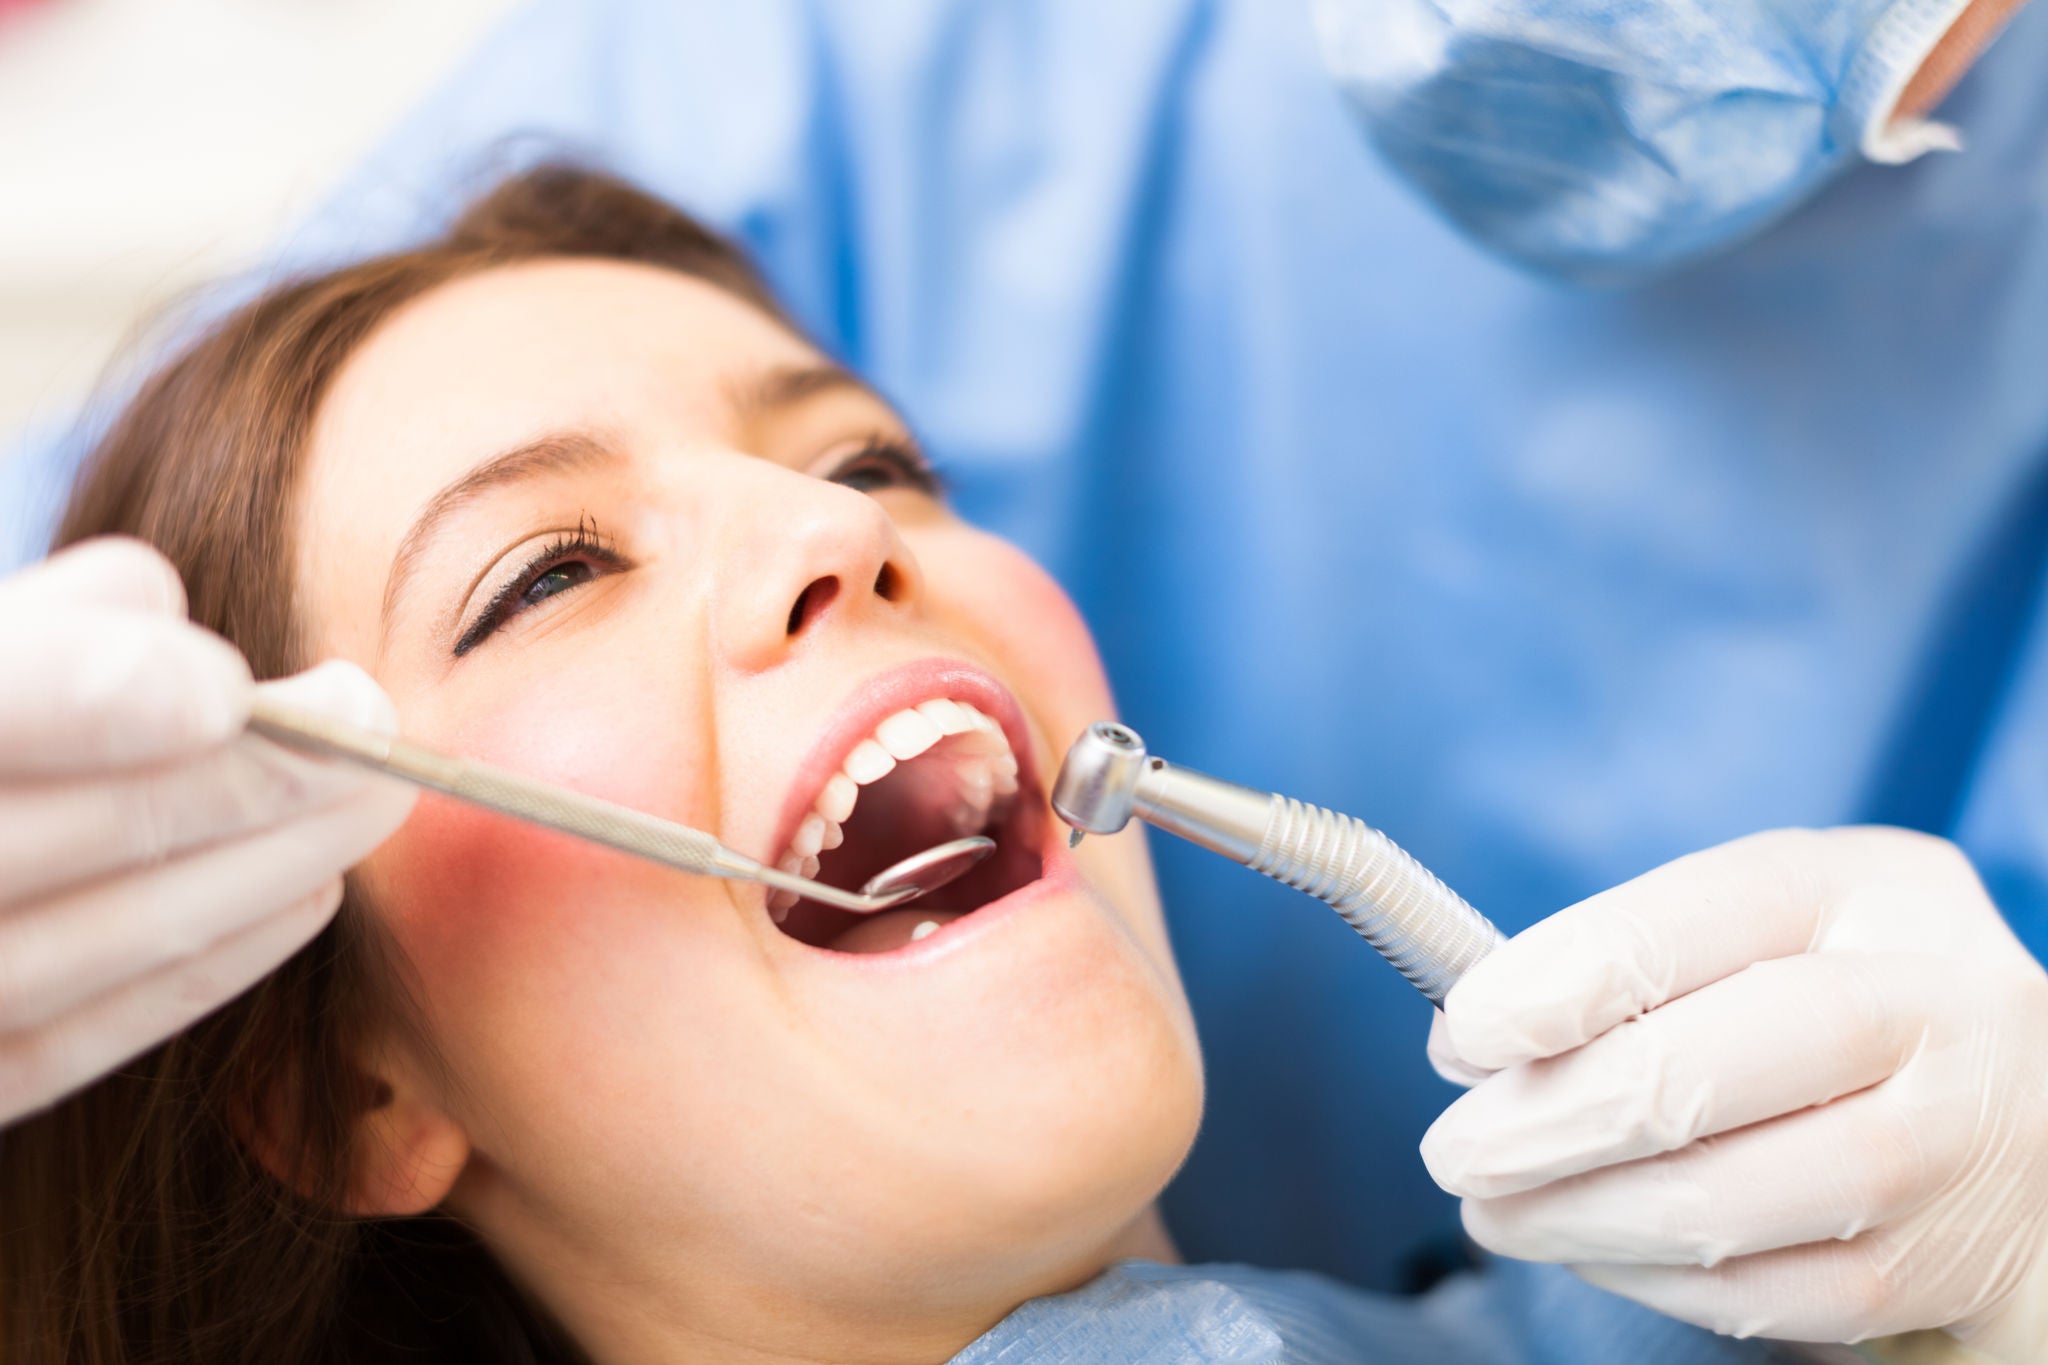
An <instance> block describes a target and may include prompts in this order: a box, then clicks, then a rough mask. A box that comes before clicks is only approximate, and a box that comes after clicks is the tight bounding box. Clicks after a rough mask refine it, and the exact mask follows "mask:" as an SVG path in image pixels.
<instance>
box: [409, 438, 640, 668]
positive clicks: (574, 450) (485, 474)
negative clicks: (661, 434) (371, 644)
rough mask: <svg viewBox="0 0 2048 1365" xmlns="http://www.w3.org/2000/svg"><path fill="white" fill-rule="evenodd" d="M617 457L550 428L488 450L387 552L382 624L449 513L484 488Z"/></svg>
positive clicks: (601, 445)
mask: <svg viewBox="0 0 2048 1365" xmlns="http://www.w3.org/2000/svg"><path fill="white" fill-rule="evenodd" d="M621 458H622V457H621V456H620V454H619V452H618V450H617V448H616V447H614V446H613V445H612V444H611V443H609V442H608V441H605V440H603V439H601V438H600V437H599V436H598V435H597V434H596V433H594V432H588V431H564V432H552V433H550V434H548V435H546V436H542V437H540V438H539V439H538V440H533V441H528V442H526V444H524V445H519V446H514V447H513V448H512V449H510V450H507V451H503V452H501V453H499V454H497V455H493V456H492V457H491V458H490V459H488V460H485V461H484V462H483V463H482V464H480V465H478V466H477V467H476V468H474V469H472V470H470V471H469V472H468V473H467V474H464V475H463V476H462V477H461V478H459V479H457V480H455V481H454V482H453V483H451V484H449V485H448V486H447V487H445V488H443V489H442V490H441V491H440V492H438V493H436V494H434V496H433V497H431V498H429V499H428V500H427V505H426V506H425V507H424V508H422V509H421V510H420V514H419V516H418V517H417V518H416V519H415V520H414V521H413V524H412V528H411V529H410V530H408V531H407V532H406V533H405V539H403V540H401V541H399V542H398V550H397V552H396V553H394V554H393V555H392V556H391V573H390V576H389V577H388V578H386V580H385V583H384V629H385V631H386V632H387V633H388V632H389V630H390V628H391V613H392V612H393V611H394V610H395V609H396V608H397V605H398V600H399V598H400V597H402V596H403V595H404V593H405V586H406V583H407V582H408V581H409V580H410V579H411V577H412V575H413V571H414V570H415V569H417V568H418V567H419V562H420V560H421V559H422V558H423V557H424V556H425V554H426V550H427V546H428V545H430V544H431V543H432V542H433V539H434V537H435V536H436V535H437V534H439V533H440V530H441V528H442V526H443V525H445V524H446V523H447V521H448V519H449V518H450V517H453V516H454V515H455V514H456V513H457V512H459V511H461V510H462V509H463V508H465V507H467V506H469V504H471V503H473V502H475V501H476V500H477V499H479V498H481V497H482V496H483V495H484V494H486V493H490V492H493V491H495V490H497V489H500V488H507V487H510V486H512V485H515V484H522V483H532V482H533V481H535V480H537V479H543V478H548V477H550V476H553V475H559V474H569V473H574V472H576V471H578V470H585V469H592V468H597V467H599V466H603V465H610V464H616V463H617V462H618V461H619V460H620V459H621Z"/></svg>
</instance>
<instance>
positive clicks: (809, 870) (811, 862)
mask: <svg viewBox="0 0 2048 1365" xmlns="http://www.w3.org/2000/svg"><path fill="white" fill-rule="evenodd" d="M796 875H797V876H799V877H802V878H804V879H805V880H809V879H810V878H813V877H816V876H817V875H818V855H817V854H815V853H813V854H811V855H809V856H808V857H806V858H805V859H804V860H803V862H802V864H801V865H799V866H798V868H797V871H796Z"/></svg>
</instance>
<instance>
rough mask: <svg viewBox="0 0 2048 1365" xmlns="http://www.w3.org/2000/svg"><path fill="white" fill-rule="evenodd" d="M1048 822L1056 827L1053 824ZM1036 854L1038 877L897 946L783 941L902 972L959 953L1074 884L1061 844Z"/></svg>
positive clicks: (860, 966)
mask: <svg viewBox="0 0 2048 1365" xmlns="http://www.w3.org/2000/svg"><path fill="white" fill-rule="evenodd" d="M1049 823H1053V822H1049ZM1054 827H1055V828H1057V824H1056V823H1054ZM1055 842H1058V841H1055ZM1040 856H1041V858H1042V860H1043V861H1042V863H1041V866H1042V868H1043V871H1042V872H1041V874H1040V875H1039V878H1038V880H1036V881H1033V882H1027V883H1025V884H1024V885H1023V886H1020V887H1018V888H1017V889H1016V890H1015V891H1012V892H1010V893H1009V894H1008V895H1007V896H1003V897H1000V898H999V899H996V900H992V901H990V902H989V903H988V904H986V905H984V906H982V907H981V908H979V909H977V910H973V911H970V912H969V913H967V914H965V915H962V916H961V917H960V918H959V919H956V920H954V921H952V922H951V923H950V924H942V925H940V926H939V927H938V928H937V929H936V930H934V931H933V932H931V933H929V934H926V935H925V936H924V937H923V938H920V939H913V940H911V941H910V942H908V943H905V944H904V945H903V946H902V947H900V948H891V949H890V950H888V951H887V952H882V953H842V952H836V951H834V950H833V949H830V948H818V947H814V946H812V945H810V944H808V943H801V942H799V941H798V940H796V939H790V940H789V941H790V942H791V943H796V944H797V946H798V947H800V948H802V949H804V951H806V952H810V953H816V954H820V955H822V956H825V957H830V958H832V959H834V960H835V961H837V962H841V963H845V964H847V965H848V966H850V967H851V968H852V969H853V970H855V971H876V972H881V971H902V970H910V969H914V968H917V967H921V966H924V965H926V964H928V963H932V962H936V961H938V960H939V959H941V958H945V957H950V956H952V955H953V954H955V953H960V952H964V951H966V950H967V949H968V948H969V947H970V946H972V945H973V944H975V943H977V942H979V941H980V940H982V939H984V938H986V937H988V936H989V935H990V934H992V933H996V932H999V931H1000V929H1001V927H1002V926H1003V925H1004V924H1005V923H1007V922H1009V921H1010V920H1013V919H1015V918H1016V917H1017V916H1018V915H1020V914H1023V913H1025V912H1026V911H1028V910H1030V909H1031V908H1032V907H1033V906H1035V905H1037V904H1038V903H1039V902H1041V901H1043V900H1046V899H1047V898H1049V897H1053V896H1059V895H1064V894H1065V893H1067V892H1069V891H1073V890H1076V889H1077V888H1078V887H1079V886H1080V884H1081V879H1080V875H1079V873H1078V872H1077V871H1076V870H1075V867H1074V860H1073V859H1072V858H1070V857H1069V856H1067V851H1066V849H1065V848H1064V847H1056V848H1053V849H1050V850H1048V851H1046V852H1044V853H1042V854H1041V855H1040Z"/></svg>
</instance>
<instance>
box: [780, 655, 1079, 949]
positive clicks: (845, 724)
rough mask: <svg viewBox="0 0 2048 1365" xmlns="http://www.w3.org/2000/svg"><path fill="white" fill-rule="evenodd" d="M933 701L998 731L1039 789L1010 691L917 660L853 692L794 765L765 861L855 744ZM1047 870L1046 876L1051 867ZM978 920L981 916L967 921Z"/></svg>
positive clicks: (1025, 783)
mask: <svg viewBox="0 0 2048 1365" xmlns="http://www.w3.org/2000/svg"><path fill="white" fill-rule="evenodd" d="M935 697H947V698H950V699H952V700H954V701H964V702H967V703H969V704H970V705H972V706H974V707H975V708H976V709H978V710H979V711H981V713H982V714H984V715H986V716H988V717H989V718H990V719H991V720H993V721H995V722H996V723H997V724H998V725H1000V726H1002V727H1003V735H1004V737H1005V738H1007V739H1008V740H1009V742H1010V749H1011V751H1012V752H1013V753H1015V754H1016V755H1017V768H1018V774H1017V777H1018V785H1019V787H1020V789H1022V790H1025V791H1037V790H1042V788H1040V787H1039V786H1038V767H1037V761H1036V755H1035V754H1034V752H1033V750H1032V744H1031V732H1030V730H1029V729H1028V728H1027V727H1026V725H1025V723H1024V708H1023V707H1022V706H1021V705H1020V704H1019V703H1018V701H1017V698H1016V696H1015V695H1014V694H1012V693H1011V691H1010V689H1009V688H1007V687H1005V686H1003V685H1002V683H1000V682H998V681H997V680H996V678H995V677H994V675H992V674H990V673H989V672H988V671H987V670H985V669H981V668H977V667H975V666H974V665H973V664H970V663H965V662H963V661H961V660H959V659H946V658H936V659H919V660H916V661H915V662H913V663H907V664H903V665H901V666H899V667H896V668H892V669H889V670H888V671H887V672H883V673H878V674H876V675H875V676H874V677H872V678H869V679H867V680H866V681H865V682H862V683H860V684H858V685H856V686H855V687H854V689H853V694H852V696H851V698H850V699H849V700H848V701H847V703H846V704H845V707H844V709H843V710H842V711H841V713H840V715H839V717H838V719H836V720H834V721H833V722H832V724H831V725H830V726H828V727H826V730H825V733H824V734H823V735H821V736H819V738H818V742H817V743H816V744H814V745H812V746H811V751H810V753H809V755H807V756H806V757H805V759H804V761H803V763H802V764H800V765H799V766H798V768H797V771H796V779H795V781H793V782H792V783H791V784H790V788H789V795H788V796H787V797H786V798H784V800H783V803H782V818H781V819H780V820H778V821H777V822H776V825H775V840H774V842H773V843H772V844H771V845H770V849H771V850H772V851H771V852H770V853H769V854H768V856H769V857H770V858H775V857H779V856H780V855H781V852H782V850H783V849H786V848H788V847H789V845H790V841H791V840H792V839H794V838H795V837H796V827H797V826H798V825H799V824H801V823H802V822H803V818H804V817H805V816H806V815H809V814H810V813H811V809H812V807H814V806H815V805H817V803H818V793H819V792H820V791H822V790H824V787H825V783H826V782H828V781H830V780H831V778H832V774H834V773H836V772H838V771H839V768H840V765H841V764H843V763H845V761H846V756H847V754H849V753H850V752H852V750H853V746H854V745H856V744H858V743H860V742H861V741H862V740H864V739H866V738H867V737H868V736H869V735H871V734H873V733H874V732H875V727H876V726H877V725H879V724H881V723H882V722H883V721H884V720H885V719H887V718H888V717H890V716H893V715H895V714H896V713H897V712H898V711H902V710H905V709H907V708H909V707H912V706H915V705H917V704H918V703H919V702H926V701H931V700H932V699H933V698H935ZM1047 870H1048V873H1050V868H1049V867H1048V869H1047ZM1029 889H1030V888H1029V887H1026V888H1024V890H1027V891H1028V890H1029ZM1017 894H1021V893H1012V895H1010V896H1006V897H1004V898H1003V899H1004V900H1011V899H1015V896H1016V895H1017ZM989 908H994V907H989ZM979 917H980V915H979V913H977V914H976V915H974V916H970V918H979ZM942 937H944V935H941V934H934V935H932V939H938V938H942Z"/></svg>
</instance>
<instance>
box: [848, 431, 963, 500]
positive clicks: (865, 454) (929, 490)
mask: <svg viewBox="0 0 2048 1365" xmlns="http://www.w3.org/2000/svg"><path fill="white" fill-rule="evenodd" d="M863 466H866V467H868V468H877V467H879V469H880V470H881V472H883V473H886V474H888V475H889V476H890V477H891V481H892V484H891V486H896V487H902V488H910V489H914V490H915V491H917V492H919V493H923V494H924V495H925V496H926V497H931V498H943V497H945V496H946V479H945V476H944V475H943V474H941V473H940V472H939V471H938V470H937V469H936V468H934V467H933V465H932V462H931V461H930V460H929V459H927V458H925V454H924V452H923V451H921V450H919V449H918V448H917V447H916V446H914V445H912V444H911V443H910V442H908V441H899V440H897V439H895V438H894V437H891V436H871V437H869V438H868V440H867V443H866V444H865V445H863V446H861V448H860V449H859V450H856V451H854V452H853V453H852V454H851V455H848V456H847V457H846V458H845V459H843V460H841V461H840V462H839V463H838V464H836V465H834V466H833V467H832V472H831V473H829V474H827V475H826V476H825V477H826V478H827V479H829V480H831V481H832V482H834V483H843V484H847V486H848V487H855V485H853V484H851V483H848V479H849V476H851V475H854V474H857V473H860V472H861V470H862V467H863ZM858 491H860V492H864V493H872V492H873V491H874V489H873V488H861V489H858Z"/></svg>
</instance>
